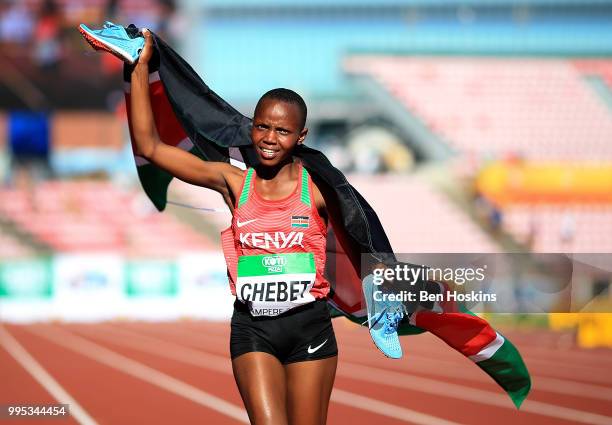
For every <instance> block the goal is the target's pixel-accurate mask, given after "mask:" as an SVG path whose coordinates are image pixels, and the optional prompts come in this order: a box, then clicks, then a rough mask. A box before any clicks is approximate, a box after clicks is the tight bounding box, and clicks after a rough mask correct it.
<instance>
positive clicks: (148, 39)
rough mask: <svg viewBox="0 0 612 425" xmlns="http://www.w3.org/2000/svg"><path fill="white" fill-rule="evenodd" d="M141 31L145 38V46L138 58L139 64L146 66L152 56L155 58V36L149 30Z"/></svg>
mask: <svg viewBox="0 0 612 425" xmlns="http://www.w3.org/2000/svg"><path fill="white" fill-rule="evenodd" d="M141 31H142V35H144V38H145V45H144V48H143V49H142V52H140V55H139V56H138V63H140V64H143V65H146V64H148V63H149V60H150V59H151V56H153V36H152V35H151V31H149V30H148V29H147V28H143V29H142V30H141Z"/></svg>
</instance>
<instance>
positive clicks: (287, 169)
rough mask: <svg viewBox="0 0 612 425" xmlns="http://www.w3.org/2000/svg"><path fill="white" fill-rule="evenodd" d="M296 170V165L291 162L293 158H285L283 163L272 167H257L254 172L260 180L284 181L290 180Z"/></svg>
mask: <svg viewBox="0 0 612 425" xmlns="http://www.w3.org/2000/svg"><path fill="white" fill-rule="evenodd" d="M297 168H298V164H297V163H295V162H293V158H287V159H286V160H285V161H283V162H281V163H279V164H277V165H275V166H273V167H265V166H262V165H258V166H257V167H256V168H255V171H256V173H257V177H259V178H260V179H262V180H284V179H291V176H292V175H293V174H294V172H296V171H297Z"/></svg>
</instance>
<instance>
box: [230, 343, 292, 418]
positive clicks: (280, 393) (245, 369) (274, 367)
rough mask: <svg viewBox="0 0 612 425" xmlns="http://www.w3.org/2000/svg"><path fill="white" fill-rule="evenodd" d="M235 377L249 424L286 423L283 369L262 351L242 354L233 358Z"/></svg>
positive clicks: (274, 359)
mask: <svg viewBox="0 0 612 425" xmlns="http://www.w3.org/2000/svg"><path fill="white" fill-rule="evenodd" d="M232 369H233V371H234V378H235V379H236V384H237V385H238V390H239V391H240V396H241V397H242V401H243V402H244V407H245V408H246V409H247V412H248V414H249V419H250V420H251V423H252V424H256V425H262V424H266V425H267V424H274V425H283V424H286V423H287V409H286V401H287V396H286V394H287V385H286V381H285V379H286V377H285V369H284V367H283V365H282V364H281V363H280V362H279V361H278V359H277V358H276V357H274V356H273V355H271V354H268V353H264V352H259V351H257V352H250V353H246V354H242V355H240V356H238V357H236V358H235V359H233V360H232Z"/></svg>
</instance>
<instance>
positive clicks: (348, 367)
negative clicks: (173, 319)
mask: <svg viewBox="0 0 612 425" xmlns="http://www.w3.org/2000/svg"><path fill="white" fill-rule="evenodd" d="M112 328H113V329H114V330H115V329H117V327H116V326H112ZM118 332H121V333H123V334H124V335H132V336H140V337H141V338H147V339H149V340H150V342H151V344H157V345H159V344H161V343H164V344H167V343H168V342H167V341H165V340H163V339H159V338H155V337H151V336H148V335H143V334H142V333H140V332H137V331H131V330H125V329H120V330H119V331H118ZM171 344H172V346H173V351H176V352H178V351H181V350H185V349H186V350H189V351H190V352H192V353H206V354H207V356H213V357H217V358H222V357H221V356H218V355H215V354H210V353H207V352H206V351H202V350H200V349H194V348H191V347H186V346H184V345H182V344H178V343H176V342H172V343H171ZM338 374H339V375H341V376H345V377H347V378H351V379H357V380H363V381H367V382H372V383H377V384H383V385H387V386H394V387H399V388H403V389H409V390H413V391H418V392H424V393H428V394H433V395H437V396H445V397H449V398H455V399H460V400H465V401H471V402H476V403H480V404H485V405H489V406H495V407H501V408H504V409H510V410H512V411H515V410H516V408H515V407H514V405H513V404H512V403H511V402H510V400H509V399H508V397H507V396H506V395H505V394H498V393H494V392H491V391H486V390H480V389H475V388H470V387H468V386H463V385H458V384H451V383H446V382H441V381H438V380H434V379H429V378H423V377H420V376H417V375H413V374H410V373H405V372H395V371H389V370H386V369H380V368H376V367H372V366H364V365H360V364H357V363H350V362H345V361H343V362H341V363H339V364H338ZM521 411H523V412H529V413H534V414H538V415H542V416H548V417H552V418H557V419H564V420H572V421H575V422H580V423H585V424H590V425H608V424H610V423H612V417H610V416H605V415H599V414H596V413H591V412H587V411H583V410H579V409H572V408H568V407H564V406H560V405H556V404H552V403H545V402H540V401H534V400H526V401H525V403H524V404H523V406H522V407H521Z"/></svg>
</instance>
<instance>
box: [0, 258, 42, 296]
mask: <svg viewBox="0 0 612 425" xmlns="http://www.w3.org/2000/svg"><path fill="white" fill-rule="evenodd" d="M51 271H52V270H51V261H50V260H49V259H36V260H16V261H10V262H1V263H0V298H4V299H10V300H16V299H23V300H26V299H27V300H33V299H43V300H44V299H50V298H51V297H52V296H53V279H52V273H51Z"/></svg>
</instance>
